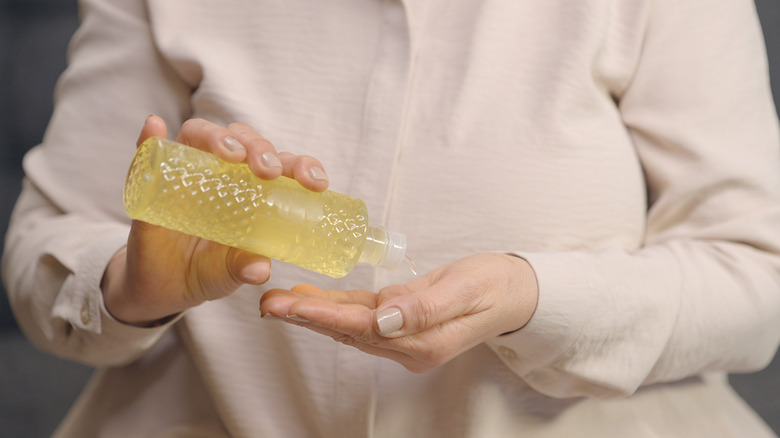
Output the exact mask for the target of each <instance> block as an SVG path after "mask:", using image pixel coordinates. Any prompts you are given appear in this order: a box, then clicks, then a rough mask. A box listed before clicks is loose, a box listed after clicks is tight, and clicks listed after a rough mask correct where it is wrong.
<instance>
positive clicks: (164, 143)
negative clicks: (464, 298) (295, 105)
mask: <svg viewBox="0 0 780 438" xmlns="http://www.w3.org/2000/svg"><path fill="white" fill-rule="evenodd" d="M124 206H125V211H126V212H127V214H128V216H130V217H131V218H132V219H137V220H141V221H144V222H148V223H151V224H155V225H159V226H162V227H165V228H169V229H173V230H176V231H180V232H183V233H186V234H190V235H193V236H197V237H201V238H204V239H207V240H211V241H214V242H218V243H222V244H224V245H228V246H232V247H236V248H241V249H245V250H248V251H251V252H254V253H257V254H262V255H265V256H267V257H270V258H274V259H277V260H281V261H284V262H288V263H292V264H294V265H298V266H300V267H303V268H306V269H310V270H312V271H316V272H320V273H322V274H325V275H329V276H331V277H335V278H339V277H343V276H344V275H346V274H348V273H349V272H350V271H351V270H352V269H353V268H354V267H355V265H356V264H357V263H358V262H362V263H368V264H370V265H373V266H378V267H383V268H388V269H392V268H394V267H396V266H397V265H398V264H399V263H400V262H401V261H402V260H404V257H405V253H406V238H405V236H404V235H403V234H398V233H394V232H391V231H389V230H387V229H385V228H383V227H377V226H371V225H369V223H368V213H367V209H366V205H365V204H364V203H363V201H361V200H360V199H357V198H354V197H350V196H347V195H343V194H340V193H336V192H332V191H325V192H322V193H315V192H312V191H310V190H307V189H305V188H303V186H301V185H300V184H299V183H298V182H297V181H295V180H293V179H290V178H286V177H279V178H277V179H274V180H271V181H266V180H263V179H260V178H258V177H257V176H255V175H254V174H253V173H252V172H251V171H250V170H249V167H248V166H247V165H246V164H233V163H227V162H225V161H223V160H221V159H219V158H218V157H217V156H216V155H213V154H210V153H207V152H203V151H201V150H198V149H195V148H192V147H189V146H185V145H182V144H179V143H176V142H173V141H170V140H166V139H164V138H159V137H152V138H149V139H148V140H146V141H145V142H144V143H143V144H142V145H141V146H140V147H139V148H138V149H137V151H136V153H135V157H134V158H133V161H132V163H131V165H130V169H129V170H128V173H127V180H126V182H125V188H124Z"/></svg>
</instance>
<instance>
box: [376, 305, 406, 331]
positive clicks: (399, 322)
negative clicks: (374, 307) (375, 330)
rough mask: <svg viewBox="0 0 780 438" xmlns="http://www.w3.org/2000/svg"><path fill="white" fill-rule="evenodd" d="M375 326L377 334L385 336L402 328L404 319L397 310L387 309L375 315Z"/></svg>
mask: <svg viewBox="0 0 780 438" xmlns="http://www.w3.org/2000/svg"><path fill="white" fill-rule="evenodd" d="M376 325H377V326H378V327H379V334H381V335H385V336H386V335H389V334H390V333H393V332H394V331H396V330H399V329H400V328H401V327H403V325H404V317H403V315H401V311H400V310H398V309H397V308H395V307H388V308H387V309H385V310H383V311H381V312H379V313H377V315H376Z"/></svg>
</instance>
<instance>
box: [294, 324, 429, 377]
mask: <svg viewBox="0 0 780 438" xmlns="http://www.w3.org/2000/svg"><path fill="white" fill-rule="evenodd" d="M287 322H289V323H291V324H294V325H298V326H301V327H305V328H306V329H308V330H311V331H313V332H315V333H319V334H321V335H325V336H328V337H330V338H332V339H333V340H334V341H336V342H339V343H342V344H344V345H348V346H350V347H354V348H357V349H358V350H360V351H362V352H364V353H368V354H371V355H374V356H378V357H383V358H385V359H390V360H393V361H396V362H398V363H399V364H401V365H403V366H404V367H406V368H407V369H408V370H409V371H412V372H424V371H428V370H430V368H429V367H422V366H421V364H420V363H419V362H418V361H417V360H416V359H414V358H413V357H412V356H410V355H409V354H407V353H405V352H403V351H397V350H394V349H391V348H385V347H384V346H381V345H374V344H370V343H366V342H363V341H360V340H358V339H355V338H353V337H352V336H349V335H346V334H344V333H341V332H337V331H335V330H330V329H327V328H324V327H318V326H316V325H312V324H310V323H305V322H299V321H294V320H293V321H290V320H288V321H287Z"/></svg>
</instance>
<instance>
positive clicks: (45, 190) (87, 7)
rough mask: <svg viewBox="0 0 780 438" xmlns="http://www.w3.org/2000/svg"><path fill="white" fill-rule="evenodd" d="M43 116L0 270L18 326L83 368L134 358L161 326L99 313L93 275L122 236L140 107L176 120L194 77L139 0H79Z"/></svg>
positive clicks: (97, 283)
mask: <svg viewBox="0 0 780 438" xmlns="http://www.w3.org/2000/svg"><path fill="white" fill-rule="evenodd" d="M80 6H81V14H82V15H81V16H82V24H81V26H80V28H79V30H78V31H77V32H76V34H75V35H74V38H73V40H72V41H71V44H70V47H69V65H68V68H67V69H66V71H65V72H64V73H63V75H62V77H61V78H60V80H59V82H58V84H57V88H56V95H55V109H54V113H53V116H52V120H51V122H50V124H49V127H48V129H47V131H46V133H45V135H44V140H43V142H42V144H40V145H38V146H36V147H35V148H33V150H31V151H30V153H28V155H27V156H26V157H25V160H24V169H25V173H26V181H25V184H24V186H23V189H22V193H21V195H20V198H19V200H18V202H17V205H16V207H15V209H14V213H13V216H12V220H11V224H10V226H9V230H8V234H7V236H6V242H7V243H6V249H5V253H4V255H3V276H4V279H5V282H6V285H7V289H8V295H9V299H10V301H11V305H12V308H13V310H14V314H15V316H16V318H17V321H18V323H19V325H20V326H21V328H22V330H23V331H24V332H25V334H26V335H27V337H28V338H29V339H30V340H31V341H32V342H33V343H34V344H36V345H37V346H38V347H39V348H41V349H43V350H45V351H48V352H51V353H53V354H56V355H58V356H61V357H65V358H70V359H73V360H76V361H80V362H83V363H86V364H89V365H111V364H120V363H124V362H127V361H130V360H132V359H134V358H136V357H138V356H140V355H141V354H142V353H143V352H144V351H145V350H146V349H148V348H149V347H150V346H151V345H153V344H154V342H155V341H156V340H157V339H158V338H159V337H160V336H161V335H162V332H163V331H164V330H165V329H166V328H167V327H168V326H170V325H171V324H172V323H173V321H171V322H169V323H168V324H166V325H164V326H161V327H156V328H148V329H147V328H136V327H130V326H126V325H123V324H121V323H119V322H118V321H116V320H114V319H113V318H112V317H111V316H110V315H109V314H108V313H107V312H106V310H105V307H104V305H103V300H102V293H101V290H100V282H101V279H102V276H103V272H104V270H105V267H106V265H107V264H108V261H109V260H110V259H111V257H112V256H113V255H114V254H115V253H116V252H117V251H118V250H119V249H120V248H121V247H122V246H123V245H124V244H125V243H126V240H127V235H128V231H129V220H128V219H127V217H126V216H125V214H124V212H123V208H122V185H123V183H124V175H125V174H126V172H127V167H128V165H129V163H130V159H131V157H132V154H133V152H134V150H135V145H134V142H135V139H136V138H137V136H138V132H139V131H140V128H141V125H142V123H143V121H144V119H145V118H146V116H147V115H148V114H150V113H155V114H157V115H160V116H161V117H163V118H164V119H165V120H166V121H167V122H168V123H169V125H171V126H179V125H180V124H181V122H182V120H184V118H185V117H186V115H187V114H188V113H189V112H190V107H189V96H190V94H191V92H192V89H193V85H192V84H190V83H187V82H186V81H184V80H182V79H180V76H179V75H178V74H177V73H176V72H175V71H174V69H173V68H172V67H171V66H170V65H169V64H168V63H167V62H166V61H165V60H164V59H163V58H162V57H161V56H160V54H159V52H158V51H157V49H156V47H155V44H154V35H153V33H152V31H151V29H150V26H149V18H148V16H147V15H148V14H147V11H146V9H145V3H144V2H142V1H137V0H121V1H112V2H105V1H90V0H87V1H82V2H80Z"/></svg>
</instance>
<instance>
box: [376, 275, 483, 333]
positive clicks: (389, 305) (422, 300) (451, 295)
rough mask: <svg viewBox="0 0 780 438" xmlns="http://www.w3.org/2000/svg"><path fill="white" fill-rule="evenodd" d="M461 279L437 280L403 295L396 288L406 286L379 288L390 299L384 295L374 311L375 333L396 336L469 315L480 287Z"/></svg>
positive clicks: (416, 331) (417, 331)
mask: <svg viewBox="0 0 780 438" xmlns="http://www.w3.org/2000/svg"><path fill="white" fill-rule="evenodd" d="M463 281H464V280H461V283H458V282H456V281H451V279H450V280H448V281H440V282H438V283H435V284H433V285H432V286H431V287H429V288H427V289H422V290H419V291H413V292H410V293H405V294H404V293H401V291H399V290H398V288H404V287H405V286H390V287H388V288H386V289H384V290H382V291H380V293H383V294H386V295H387V296H391V297H392V298H389V299H384V295H383V297H382V298H381V304H380V305H379V307H378V308H377V309H376V311H375V313H374V327H375V329H376V331H377V333H379V334H380V335H382V336H385V337H388V338H399V337H402V336H408V335H410V334H413V333H419V332H422V331H425V330H428V329H430V328H434V327H437V326H440V325H442V324H444V323H446V322H448V321H450V320H453V319H455V318H459V317H462V316H465V315H469V314H472V313H473V312H474V310H475V304H474V302H473V301H472V298H474V297H476V296H477V295H479V290H478V289H473V288H470V286H469V283H468V282H466V283H463Z"/></svg>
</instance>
